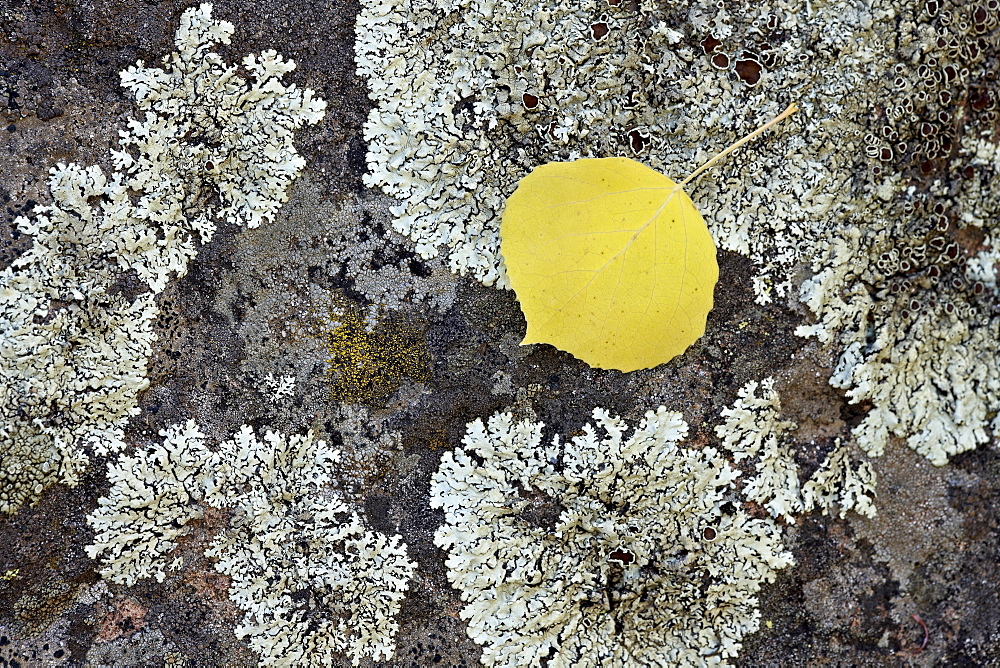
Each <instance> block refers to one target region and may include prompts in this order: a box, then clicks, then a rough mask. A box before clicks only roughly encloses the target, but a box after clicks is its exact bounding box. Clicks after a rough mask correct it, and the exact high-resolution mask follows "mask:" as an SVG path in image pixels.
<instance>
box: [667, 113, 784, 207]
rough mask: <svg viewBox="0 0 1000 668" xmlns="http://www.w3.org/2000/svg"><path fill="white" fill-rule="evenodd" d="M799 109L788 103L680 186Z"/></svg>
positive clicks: (693, 173)
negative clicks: (784, 107) (779, 111)
mask: <svg viewBox="0 0 1000 668" xmlns="http://www.w3.org/2000/svg"><path fill="white" fill-rule="evenodd" d="M798 110H799V106H798V105H797V104H795V103H794V102H792V103H791V104H790V105H788V108H786V109H785V110H784V111H783V112H781V113H780V114H778V115H777V116H775V117H774V118H772V119H771V120H769V121H768V122H767V123H765V124H764V125H762V126H760V127H759V128H757V129H756V130H754V131H753V132H751V133H750V134H748V135H747V136H746V137H744V138H743V139H740V140H739V141H737V142H735V143H734V144H732V145H730V146H729V148H727V149H725V150H724V151H722V152H721V153H719V154H718V155H716V156H715V157H714V158H712V159H711V160H709V161H708V162H706V163H705V164H704V165H702V166H701V167H699V168H698V169H696V170H694V171H693V172H691V175H690V176H688V177H687V178H686V179H684V180H683V181H682V182H681V183H680V184H679V187H681V188H683V187H684V186H686V185H687V184H689V183H690V182H691V181H693V180H694V179H695V178H697V177H698V176H699V175H700V174H701V173H703V172H704V171H705V170H707V169H708V168H710V167H711V166H712V165H714V164H715V163H717V162H718V161H720V160H722V159H723V158H725V157H726V156H727V155H729V154H730V153H732V152H733V151H735V150H736V149H738V148H739V147H740V146H743V145H744V144H746V143H747V142H750V141H753V140H754V139H756V138H757V137H758V136H760V134H761V133H763V132H764V131H765V130H767V129H768V128H770V127H771V126H773V125H777V124H778V123H780V122H781V121H783V120H785V119H786V118H788V117H789V116H791V115H792V114H794V113H795V112H796V111H798Z"/></svg>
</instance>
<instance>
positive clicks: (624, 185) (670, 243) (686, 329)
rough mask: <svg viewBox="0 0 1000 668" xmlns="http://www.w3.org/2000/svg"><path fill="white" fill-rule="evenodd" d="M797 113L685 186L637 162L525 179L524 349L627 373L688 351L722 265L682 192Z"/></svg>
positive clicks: (576, 164) (518, 222)
mask: <svg viewBox="0 0 1000 668" xmlns="http://www.w3.org/2000/svg"><path fill="white" fill-rule="evenodd" d="M796 111H798V108H797V107H796V105H795V104H791V105H789V106H788V108H787V109H785V111H784V112H782V113H781V114H780V115H778V116H777V117H776V118H774V119H772V120H771V121H769V122H768V123H766V124H765V125H763V126H762V127H760V128H758V129H757V130H755V131H754V132H751V133H750V134H749V135H747V136H746V137H743V138H742V139H740V140H739V141H737V142H736V143H734V144H733V145H731V146H730V147H729V148H727V149H725V150H724V151H722V152H721V153H719V154H718V155H716V156H715V157H714V158H712V159H711V160H709V161H708V162H706V163H705V164H704V165H702V166H701V167H699V168H698V169H697V170H695V172H694V173H692V174H691V175H690V176H689V177H687V179H685V180H684V181H683V182H682V183H681V184H680V185H678V184H677V183H674V182H673V181H672V180H670V179H669V178H667V177H666V176H664V175H662V174H660V173H659V172H656V171H654V170H652V169H650V168H648V167H646V166H644V165H641V164H639V163H638V162H635V161H634V160H629V159H628V158H600V159H591V158H587V159H583V160H576V161H573V162H562V163H549V164H547V165H542V166H540V167H538V168H536V169H535V170H534V171H532V172H531V173H530V174H528V176H526V177H524V178H523V179H521V182H520V183H519V184H518V186H517V190H516V191H514V194H513V195H511V196H510V198H508V200H507V206H506V209H505V210H504V214H503V221H502V222H501V225H500V251H501V253H502V254H503V257H504V261H505V263H506V265H507V275H508V276H509V278H510V283H511V286H512V287H513V288H514V292H515V293H516V294H517V298H518V300H519V301H520V302H521V309H522V310H523V311H524V316H525V319H526V320H527V321H528V332H527V334H526V335H525V337H524V341H523V343H525V344H527V343H551V344H552V345H554V346H556V347H557V348H560V349H562V350H565V351H566V352H569V353H572V354H573V355H575V356H577V357H579V358H580V359H582V360H583V361H584V362H586V363H587V364H590V365H591V366H595V367H600V368H604V369H619V370H621V371H635V370H636V369H645V368H648V367H652V366H656V365H657V364H662V363H663V362H666V361H668V360H670V359H672V358H673V357H676V356H677V355H680V354H681V353H682V352H684V351H685V350H686V349H687V347H688V346H690V345H691V344H692V343H694V342H695V341H696V340H698V338H699V337H700V336H701V335H702V334H704V333H705V320H706V318H707V317H708V312H709V311H710V310H711V309H712V293H713V290H714V288H715V283H716V281H717V280H718V278H719V267H718V264H717V263H716V261H715V244H714V242H713V241H712V236H711V235H710V234H709V232H708V228H707V227H706V225H705V221H704V219H702V217H701V214H700V213H698V210H697V209H696V208H695V206H694V204H693V203H692V202H691V199H690V198H689V197H688V196H687V194H686V193H684V191H683V190H682V189H681V188H682V186H685V185H687V184H688V183H689V182H690V181H691V180H692V179H694V178H695V177H697V176H698V175H699V174H701V173H702V172H704V171H705V170H707V169H708V168H709V167H711V166H712V165H713V164H715V163H716V162H717V161H719V160H720V159H722V158H723V157H724V156H726V155H728V154H729V153H731V152H733V151H734V150H736V149H737V148H739V147H740V146H742V145H743V144H745V143H747V142H748V141H750V140H751V139H753V138H754V137H756V136H758V135H759V134H761V133H762V132H764V131H765V130H766V129H767V128H769V127H771V126H772V125H774V124H776V123H778V122H779V121H781V120H783V119H784V118H786V117H788V116H789V115H791V114H793V113H795V112H796Z"/></svg>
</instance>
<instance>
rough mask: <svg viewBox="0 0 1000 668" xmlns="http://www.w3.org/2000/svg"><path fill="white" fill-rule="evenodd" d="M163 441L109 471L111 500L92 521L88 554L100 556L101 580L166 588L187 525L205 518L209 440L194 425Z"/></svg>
mask: <svg viewBox="0 0 1000 668" xmlns="http://www.w3.org/2000/svg"><path fill="white" fill-rule="evenodd" d="M160 435H161V436H163V437H164V440H163V443H162V444H157V445H154V446H152V447H151V448H148V449H146V450H142V451H140V452H138V453H137V455H136V456H134V457H130V456H128V455H122V456H121V457H119V458H118V460H117V461H115V462H112V463H111V464H109V465H108V480H109V481H110V482H111V491H110V492H109V496H105V497H101V499H100V502H99V506H98V509H97V510H95V511H94V512H92V513H91V514H90V515H89V516H88V517H87V521H88V523H89V524H90V525H91V526H92V527H94V531H95V535H94V543H93V544H92V545H90V546H88V547H87V554H88V555H90V558H91V559H94V558H97V557H98V555H100V558H101V563H102V564H103V567H102V568H101V575H102V576H103V577H104V578H106V579H108V580H111V581H112V582H117V583H118V584H123V585H134V584H135V583H136V582H138V581H139V580H142V579H145V578H149V577H155V578H156V580H157V582H163V579H164V578H165V577H166V570H167V568H168V563H167V560H168V556H169V555H170V553H171V551H173V549H174V548H175V547H177V542H176V539H177V538H178V537H180V536H183V535H184V534H186V533H188V529H187V527H185V526H184V525H185V524H186V523H187V522H189V521H191V520H194V519H198V518H200V517H202V516H203V515H204V508H203V506H202V505H201V501H202V500H203V499H204V496H205V494H204V489H203V487H204V486H203V485H202V484H201V482H200V478H201V477H202V476H203V475H204V471H203V469H204V466H205V463H206V461H208V459H209V458H210V457H211V453H210V452H209V450H208V449H207V448H206V447H205V435H204V434H202V433H201V431H200V430H199V429H198V426H197V425H196V424H195V423H194V421H192V420H189V421H188V422H187V424H186V425H184V426H183V427H181V426H179V425H174V426H172V427H169V428H168V429H167V430H166V431H163V432H161V433H160Z"/></svg>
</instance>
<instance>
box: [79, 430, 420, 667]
mask: <svg viewBox="0 0 1000 668" xmlns="http://www.w3.org/2000/svg"><path fill="white" fill-rule="evenodd" d="M163 435H164V437H165V440H164V442H163V444H162V445H159V446H156V447H154V449H153V450H152V451H151V452H147V453H142V454H141V455H140V456H139V457H136V458H131V457H128V456H122V457H121V458H120V459H119V461H118V462H117V463H113V464H111V466H110V467H109V478H110V479H111V481H112V487H111V490H110V491H109V493H108V496H106V497H103V498H102V499H101V501H100V506H99V508H98V509H97V510H96V511H94V512H93V513H91V514H90V516H89V517H88V521H89V522H90V524H91V525H92V526H94V527H95V529H97V534H96V535H95V538H94V543H93V545H91V546H90V547H89V548H88V553H89V554H90V555H91V557H92V558H99V559H100V560H101V562H102V564H103V567H102V569H101V573H102V575H104V576H105V577H106V578H108V579H110V580H112V581H115V582H119V583H122V584H126V585H131V584H134V583H135V582H136V581H138V580H139V579H141V578H145V577H149V576H155V577H156V578H157V579H158V580H161V581H162V580H163V579H164V577H165V574H166V573H165V571H166V570H168V569H170V570H175V569H179V568H182V567H183V563H182V562H181V561H180V559H179V558H177V557H174V556H173V555H172V552H173V548H174V547H175V546H176V540H175V539H176V538H177V537H178V536H180V535H182V534H183V533H186V531H187V528H186V527H185V524H186V523H187V522H189V521H190V520H191V519H194V518H196V517H200V516H201V515H202V514H203V512H204V509H205V508H206V507H212V508H225V509H228V510H229V511H231V518H230V520H229V522H228V523H227V524H226V525H225V526H224V527H223V529H222V530H221V531H220V532H219V534H218V535H217V536H216V537H215V538H214V539H213V540H212V542H211V545H210V547H209V548H208V549H207V550H206V551H205V555H206V556H208V557H210V558H213V559H215V568H216V570H218V571H219V572H220V573H223V574H225V575H227V576H229V578H230V579H231V583H230V587H229V596H230V598H231V599H232V601H233V602H234V603H235V604H236V605H237V607H239V608H240V609H241V610H242V611H243V612H244V613H245V614H244V617H243V620H242V622H241V623H240V624H239V625H238V626H237V627H236V634H237V635H238V636H239V637H249V642H250V646H251V648H252V649H253V650H254V651H256V652H258V653H259V654H260V656H261V661H262V663H263V665H291V664H294V665H303V666H327V665H330V661H331V660H332V657H334V656H336V655H346V656H348V657H350V658H351V660H352V661H353V663H354V664H355V665H357V664H358V663H359V662H360V661H361V660H362V659H363V658H365V657H370V658H373V659H376V660H377V659H387V658H390V657H391V656H392V653H393V649H394V640H393V638H394V636H395V634H396V631H397V628H398V627H397V623H396V621H395V615H396V613H397V612H398V611H399V607H400V604H401V601H402V598H403V596H404V595H405V592H406V589H407V587H408V586H409V580H410V578H411V577H412V575H413V571H414V569H415V567H416V564H415V563H414V562H412V561H410V560H409V559H408V558H407V556H406V547H405V545H403V544H402V542H401V539H400V537H399V536H394V537H391V538H390V537H387V536H385V535H383V534H380V533H378V532H374V531H371V530H370V529H368V528H367V527H366V526H365V524H364V522H363V521H362V519H361V518H360V517H359V516H358V515H357V513H355V512H353V511H352V510H351V509H350V507H349V506H348V505H347V504H346V503H345V502H344V500H343V499H342V498H341V495H340V494H339V493H338V492H337V491H336V490H335V489H334V488H333V487H332V484H333V482H334V480H335V479H336V477H337V473H338V472H337V469H336V464H337V462H338V461H339V459H340V453H339V451H337V450H334V449H332V448H329V447H328V446H327V445H326V443H325V442H323V441H321V440H318V439H315V438H314V437H313V435H312V433H311V432H310V433H309V434H307V435H305V436H299V435H291V436H287V437H286V436H284V435H281V434H278V433H275V432H271V431H268V432H267V433H266V434H265V435H264V437H263V438H262V439H258V438H257V436H256V435H255V434H254V432H253V430H252V429H251V428H250V427H248V426H244V427H242V428H241V429H240V430H239V431H238V432H237V433H236V434H235V435H234V437H233V438H232V439H231V440H228V441H226V442H225V443H223V444H221V445H220V446H219V448H218V450H215V451H211V450H208V449H207V448H206V447H205V446H204V436H203V435H202V434H201V433H200V432H199V431H198V428H197V426H196V425H195V424H194V423H193V422H189V423H188V424H187V425H186V426H185V427H183V428H180V427H173V428H171V429H168V430H167V431H165V432H164V433H163ZM172 557H173V558H172ZM168 561H169V563H168Z"/></svg>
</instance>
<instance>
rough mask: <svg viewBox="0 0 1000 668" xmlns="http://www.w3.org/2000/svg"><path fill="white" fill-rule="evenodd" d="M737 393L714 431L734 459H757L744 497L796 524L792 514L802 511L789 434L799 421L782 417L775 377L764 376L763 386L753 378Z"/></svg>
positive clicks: (744, 491)
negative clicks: (758, 392) (788, 438)
mask: <svg viewBox="0 0 1000 668" xmlns="http://www.w3.org/2000/svg"><path fill="white" fill-rule="evenodd" d="M758 387H759V388H760V396H757V389H758ZM738 394H739V399H737V400H736V403H735V404H733V407H732V408H725V409H723V411H722V417H724V418H726V420H725V422H724V423H723V424H721V425H719V426H717V427H716V428H715V433H716V434H717V435H718V436H719V438H721V439H723V441H724V444H725V447H726V449H728V450H729V451H730V452H732V453H733V459H734V460H735V461H736V462H740V461H742V460H743V459H747V458H751V459H753V458H756V459H757V461H756V468H757V475H756V476H755V477H753V478H751V479H749V480H748V481H747V483H746V486H745V487H744V488H743V494H744V496H746V498H747V499H748V500H750V501H753V502H755V503H759V504H761V505H762V506H764V507H765V508H767V510H768V512H769V513H771V517H779V516H782V515H783V516H784V517H785V519H786V521H787V522H789V523H791V522H794V518H793V516H794V515H796V514H798V513H799V512H801V511H802V499H801V498H800V490H799V467H798V465H797V464H796V463H795V457H794V455H793V453H792V450H791V448H790V444H789V443H788V442H787V439H786V438H785V436H786V435H787V434H788V433H789V432H791V431H792V430H794V429H795V427H796V425H795V423H794V422H789V421H787V420H782V419H781V401H780V399H779V397H778V393H777V392H776V391H775V389H774V379H773V378H765V379H764V381H763V382H762V383H760V384H759V385H758V383H757V382H755V381H751V382H749V383H747V384H746V385H744V386H743V387H742V388H740V390H739V393H738Z"/></svg>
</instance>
